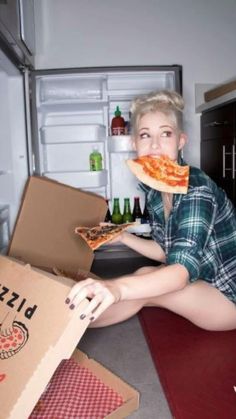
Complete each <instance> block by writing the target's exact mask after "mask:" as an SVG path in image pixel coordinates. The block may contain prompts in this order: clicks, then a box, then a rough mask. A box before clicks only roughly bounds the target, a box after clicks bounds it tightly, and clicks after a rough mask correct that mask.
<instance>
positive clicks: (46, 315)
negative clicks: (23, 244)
mask: <svg viewBox="0 0 236 419" xmlns="http://www.w3.org/2000/svg"><path fill="white" fill-rule="evenodd" d="M0 284H1V285H0V293H1V294H0V295H1V299H0V324H1V335H0V405H1V415H0V416H1V417H2V418H8V419H19V418H21V419H26V418H28V416H29V414H30V413H31V411H32V409H33V408H34V405H35V404H36V403H37V401H38V399H39V398H40V396H41V394H42V392H43V391H44V389H45V387H46V385H47V383H48V382H49V381H50V379H51V376H52V375H53V373H54V371H55V370H56V368H57V366H58V365H59V363H60V362H61V360H62V359H66V358H69V357H70V356H71V354H72V353H73V351H74V349H75V348H76V346H77V344H78V342H79V340H80V338H81V336H82V335H83V333H84V331H85V330H86V328H87V326H88V323H89V321H88V320H87V319H84V320H80V314H81V313H82V312H83V309H84V308H85V307H86V305H87V304H88V300H86V299H85V300H83V301H82V302H81V305H80V306H79V307H78V309H76V310H70V309H69V308H68V305H66V304H65V298H66V296H67V295H68V293H69V290H70V288H71V286H72V285H73V284H74V281H72V280H69V279H68V278H67V279H66V280H64V279H63V278H60V277H53V275H50V274H47V273H46V272H43V271H40V270H38V269H37V270H34V269H32V268H31V267H30V266H29V265H22V264H20V263H18V262H16V261H13V260H11V259H10V258H9V257H5V256H0ZM12 326H13V333H11V334H10V333H9V327H12ZM4 331H5V332H4ZM6 332H7V333H8V337H7V336H6Z"/></svg>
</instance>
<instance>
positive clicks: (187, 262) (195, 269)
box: [166, 249, 201, 282]
mask: <svg viewBox="0 0 236 419" xmlns="http://www.w3.org/2000/svg"><path fill="white" fill-rule="evenodd" d="M200 259H201V255H200V252H199V251H198V252H197V254H196V249H195V250H193V249H191V250H190V249H188V250H181V251H179V250H173V251H170V253H169V254H168V256H167V260H166V264H167V265H173V264H175V263H179V264H180V265H183V266H184V267H185V268H186V269H187V271H188V273H189V280H190V281H191V282H194V281H196V280H197V279H199V275H200V262H199V260H200Z"/></svg>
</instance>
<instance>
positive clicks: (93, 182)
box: [44, 170, 107, 190]
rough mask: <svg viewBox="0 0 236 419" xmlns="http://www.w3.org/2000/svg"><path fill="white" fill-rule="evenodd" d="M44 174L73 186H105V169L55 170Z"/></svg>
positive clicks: (93, 187) (88, 187)
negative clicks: (93, 170) (92, 170)
mask: <svg viewBox="0 0 236 419" xmlns="http://www.w3.org/2000/svg"><path fill="white" fill-rule="evenodd" d="M44 176H46V177H48V178H50V179H54V180H57V181H58V182H61V183H64V184H66V185H71V186H74V187H75V188H82V189H86V190H87V189H96V188H102V187H105V186H106V184H107V171H106V170H100V171H98V172H89V171H84V172H82V171H81V172H62V173H61V172H60V173H59V172H55V173H47V172H45V173H44Z"/></svg>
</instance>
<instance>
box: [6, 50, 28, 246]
mask: <svg viewBox="0 0 236 419" xmlns="http://www.w3.org/2000/svg"><path fill="white" fill-rule="evenodd" d="M0 92H1V100H0V126H1V130H0V253H4V252H6V247H7V245H8V241H9V237H10V233H11V231H12V229H13V226H14V222H15V219H16V215H17V212H18V209H19V204H20V199H21V195H22V191H23V188H24V185H25V182H26V180H27V177H28V155H27V140H26V125H25V97H24V76H23V75H22V73H21V72H20V71H19V70H18V68H17V67H16V66H15V65H13V64H12V62H11V61H10V60H9V59H8V58H7V56H6V55H5V54H4V53H3V52H2V51H1V50H0Z"/></svg>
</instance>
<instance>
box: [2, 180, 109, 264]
mask: <svg viewBox="0 0 236 419" xmlns="http://www.w3.org/2000/svg"><path fill="white" fill-rule="evenodd" d="M106 211H107V204H106V201H105V199H104V198H103V197H101V196H98V195H95V194H93V193H90V192H85V191H82V190H79V189H77V188H73V187H71V186H68V185H64V184H62V183H59V182H56V181H54V180H51V179H48V178H45V177H40V176H31V177H30V178H29V180H28V181H27V184H26V187H25V191H24V194H23V198H22V203H21V207H20V210H19V213H18V217H17V221H16V224H15V228H14V231H13V234H12V237H11V242H10V246H9V249H8V255H9V256H11V257H14V258H16V259H18V260H22V261H24V262H27V263H30V264H31V265H33V266H37V267H42V268H43V269H46V270H47V269H49V270H50V268H52V267H57V268H60V269H63V270H69V271H72V272H73V271H77V270H78V268H81V269H84V270H86V271H89V270H90V267H91V265H92V261H93V258H94V254H93V252H92V250H91V249H90V248H89V247H88V245H87V244H86V243H85V241H84V240H83V239H82V238H81V237H79V236H78V235H77V234H75V233H74V230H75V227H77V226H80V225H81V226H88V227H93V226H95V225H97V224H99V222H100V221H103V220H104V218H105V215H106Z"/></svg>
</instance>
